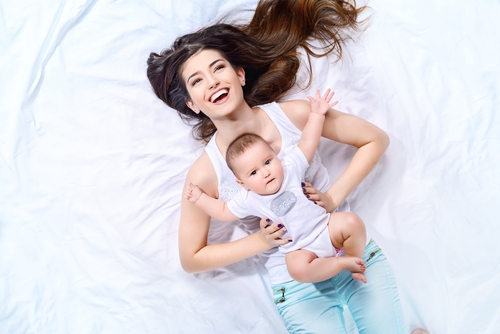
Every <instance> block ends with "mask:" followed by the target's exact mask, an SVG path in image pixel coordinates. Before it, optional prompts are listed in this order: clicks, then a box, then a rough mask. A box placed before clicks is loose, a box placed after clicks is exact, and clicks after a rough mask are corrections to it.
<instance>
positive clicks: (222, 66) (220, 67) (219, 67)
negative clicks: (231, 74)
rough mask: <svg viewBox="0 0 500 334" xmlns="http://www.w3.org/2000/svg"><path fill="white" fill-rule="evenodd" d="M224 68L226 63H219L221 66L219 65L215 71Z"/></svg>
mask: <svg viewBox="0 0 500 334" xmlns="http://www.w3.org/2000/svg"><path fill="white" fill-rule="evenodd" d="M223 68H224V65H219V66H217V67H216V68H215V71H218V70H220V69H223Z"/></svg>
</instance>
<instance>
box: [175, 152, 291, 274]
mask: <svg viewBox="0 0 500 334" xmlns="http://www.w3.org/2000/svg"><path fill="white" fill-rule="evenodd" d="M189 182H191V183H194V184H198V185H199V186H200V187H201V188H202V189H203V191H204V192H206V193H207V194H208V195H210V196H212V197H217V177H216V174H215V171H214V170H213V167H212V163H211V161H210V159H209V158H208V156H207V154H206V153H203V155H202V156H201V157H200V158H199V159H198V160H197V161H196V162H195V163H194V164H193V166H192V167H191V169H190V171H189V172H188V175H187V178H186V183H185V185H184V187H186V186H187V185H188V184H189ZM266 225H267V226H266ZM209 227H210V216H208V215H207V214H206V213H205V212H204V211H203V210H201V209H200V208H198V207H197V206H196V205H195V204H193V203H191V202H190V201H189V200H187V199H186V198H184V197H183V198H182V202H181V219H180V224H179V256H180V261H181V265H182V267H183V268H184V270H185V271H187V272H189V273H196V272H202V271H207V270H212V269H215V268H219V267H223V266H226V265H229V264H231V263H234V262H237V261H240V260H243V259H246V258H248V257H250V256H253V255H256V254H259V253H261V252H263V251H266V250H268V249H270V248H273V247H275V246H277V245H282V244H285V243H286V242H288V241H287V240H281V239H280V237H281V236H282V235H283V234H284V232H283V230H282V229H281V228H278V226H277V224H276V223H275V224H272V225H268V224H267V223H265V221H264V220H262V222H261V231H260V232H257V233H254V234H252V235H249V236H248V237H245V238H242V239H239V240H236V241H232V242H228V243H223V244H213V245H207V238H208V230H209Z"/></svg>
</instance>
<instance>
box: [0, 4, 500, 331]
mask: <svg viewBox="0 0 500 334" xmlns="http://www.w3.org/2000/svg"><path fill="white" fill-rule="evenodd" d="M256 4H257V0H233V1H225V0H224V1H223V0H214V1H204V0H190V1H160V0H141V1H136V0H123V1H110V0H107V1H105V0H74V1H58V0H50V1H32V0H16V1H14V0H7V1H2V2H1V4H0V277H1V279H0V300H2V303H0V332H1V333H120V334H121V333H286V330H285V328H284V326H283V323H282V320H281V318H280V316H279V315H278V313H277V312H276V310H275V308H274V304H273V302H272V299H271V297H270V288H269V278H268V276H267V274H266V273H265V270H264V269H263V266H262V265H261V263H259V262H258V261H257V260H256V259H248V260H245V261H242V262H240V263H236V264H234V265H232V266H228V267H225V268H221V269H219V270H215V271H211V272H208V273H204V274H197V275H191V274H187V273H186V272H184V271H183V269H182V268H181V266H180V262H179V254H178V242H177V232H178V222H179V212H180V198H181V194H182V188H183V183H184V179H185V176H186V172H187V170H188V169H189V167H190V166H191V164H192V163H193V161H194V160H195V159H196V158H197V157H198V156H199V154H200V153H201V152H202V150H203V147H202V145H200V144H198V143H196V142H194V140H192V139H191V137H190V128H189V127H188V126H186V125H185V124H183V123H182V121H181V120H180V119H179V117H178V116H177V114H176V113H175V111H173V110H171V109H169V108H168V107H166V106H165V105H164V104H163V103H162V102H161V101H160V100H158V99H157V98H156V96H155V95H154V94H153V92H152V90H151V88H150V85H149V82H148V80H147V78H146V74H145V72H146V59H147V57H148V55H149V53H150V52H151V51H156V52H159V51H161V50H162V49H163V48H165V47H168V46H169V45H171V43H172V42H173V41H174V39H175V38H176V37H177V36H179V35H181V34H184V33H188V32H192V31H193V30H196V29H198V28H200V27H202V26H205V25H207V24H210V23H213V22H215V21H216V20H217V19H218V18H220V17H221V16H222V15H224V14H226V13H228V12H231V11H233V10H240V9H249V8H254V7H255V6H256ZM369 5H370V6H371V11H370V13H371V16H370V19H369V24H368V26H367V30H366V32H365V33H364V34H362V35H361V36H360V38H359V39H357V40H356V41H355V42H353V43H348V46H347V47H346V48H345V53H344V58H343V60H342V61H341V62H336V63H334V62H333V60H334V59H332V58H330V59H326V58H320V59H316V58H313V59H312V65H313V75H314V81H313V86H311V87H310V88H308V89H307V90H306V91H304V92H300V91H299V90H298V89H297V90H295V91H294V92H291V93H290V94H289V95H288V96H287V97H286V99H293V98H305V97H306V96H307V95H311V94H313V93H314V91H315V90H316V89H317V88H319V89H322V90H324V89H326V88H332V89H333V90H334V91H335V92H336V98H337V99H338V100H339V104H338V105H337V106H336V108H337V109H339V110H341V111H344V112H348V113H351V114H354V115H357V116H360V117H362V118H364V119H366V120H368V121H370V122H372V123H374V124H376V125H377V126H379V127H381V128H382V129H384V130H385V131H386V132H387V133H388V134H389V136H390V138H391V146H390V147H389V149H388V151H387V153H386V154H385V156H384V158H383V159H382V161H381V162H380V163H379V164H378V165H377V167H376V168H375V170H374V171H373V172H372V173H371V174H370V175H369V177H368V178H367V179H366V180H365V181H363V183H362V184H361V185H360V186H359V187H358V188H357V189H356V190H355V191H354V192H353V194H352V195H351V196H350V197H349V202H350V204H351V209H352V211H353V212H355V213H357V214H359V215H360V216H361V218H363V220H364V221H365V223H366V224H367V228H368V232H369V233H370V235H371V236H372V237H373V238H374V239H376V240H377V242H378V244H379V245H380V246H381V247H382V248H383V250H384V252H385V254H386V255H387V257H388V259H389V262H390V264H391V265H392V267H393V269H394V272H395V275H396V279H397V281H398V285H399V292H400V295H401V299H402V303H403V308H404V312H405V316H406V319H407V322H408V326H409V328H410V329H413V328H414V327H416V326H422V327H426V328H428V329H429V330H430V331H431V333H491V334H494V333H498V332H500V315H499V312H498V300H500V289H498V281H499V280H500V271H499V270H498V268H497V267H498V265H497V263H498V259H499V258H500V249H499V248H498V246H497V239H498V237H497V236H498V235H499V234H500V225H499V224H498V219H499V218H498V217H500V205H498V201H499V198H500V190H499V189H500V178H499V177H498V175H500V168H499V166H500V155H499V154H498V152H500V119H499V116H498V115H499V113H498V110H500V102H499V96H500V84H499V78H500V62H499V61H498V59H500V46H499V43H498V42H497V40H498V35H499V33H500V20H498V17H500V4H499V3H498V1H491V0H484V1H465V0H456V1H448V0H438V1H431V0H420V1H411V0H410V1H397V0H386V1H378V2H376V1H372V2H369ZM249 15H251V14H250V13H246V12H243V13H241V12H240V13H239V14H238V17H240V18H241V17H248V16H249ZM233 17H234V16H233ZM306 69H307V66H306V67H304V68H303V69H302V72H301V73H302V74H304V73H305V72H307V70H306ZM301 78H303V75H302V76H301ZM306 82H307V81H304V80H302V79H299V82H298V85H300V86H302V87H303V86H305V83H306ZM320 153H321V157H322V162H323V163H324V164H325V165H326V166H328V172H329V174H330V177H331V179H332V180H335V179H336V177H338V175H339V174H340V173H341V171H342V170H343V169H344V168H345V166H346V165H347V164H348V162H349V161H350V158H351V157H352V155H353V153H354V150H353V148H350V147H344V146H342V145H339V144H334V143H330V142H327V141H322V142H321V146H320ZM244 235H246V233H245V231H243V229H241V228H240V227H238V226H237V225H236V224H227V223H224V224H222V223H221V224H216V223H214V225H213V227H212V229H211V231H210V235H209V238H210V242H221V241H228V240H233V239H236V238H240V237H242V236H244ZM351 332H352V333H355V330H354V329H352V330H351Z"/></svg>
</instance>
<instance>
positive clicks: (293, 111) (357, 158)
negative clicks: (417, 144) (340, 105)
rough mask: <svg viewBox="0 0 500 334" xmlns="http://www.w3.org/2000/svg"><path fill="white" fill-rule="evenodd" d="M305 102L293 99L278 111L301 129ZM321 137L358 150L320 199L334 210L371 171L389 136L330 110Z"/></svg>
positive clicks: (367, 123) (387, 144)
mask: <svg viewBox="0 0 500 334" xmlns="http://www.w3.org/2000/svg"><path fill="white" fill-rule="evenodd" d="M307 104H309V102H308V101H302V100H295V101H287V102H284V103H282V104H281V108H282V109H283V111H284V112H285V114H286V115H287V116H288V118H289V119H290V120H291V121H292V123H293V124H295V126H296V127H297V128H299V129H300V130H302V129H303V128H304V125H305V123H306V121H307V117H308V111H307V110H308V109H307V108H306V107H305V105H307ZM322 136H323V137H325V138H328V139H331V140H334V141H337V142H339V143H343V144H348V145H352V146H354V147H357V148H358V149H357V151H356V153H355V154H354V156H353V158H352V160H351V162H350V163H349V165H348V166H347V168H346V169H345V171H344V172H343V173H342V174H341V175H340V177H339V178H338V179H337V180H335V182H334V183H333V184H332V185H331V187H330V188H329V189H328V190H327V192H326V193H325V194H324V195H325V196H323V197H322V198H321V199H322V201H323V204H324V207H325V209H326V210H327V211H333V210H334V209H335V208H337V207H338V206H339V205H340V203H341V202H342V201H343V200H344V199H345V198H346V197H347V196H348V195H349V194H350V193H351V192H352V191H353V190H354V188H356V187H357V186H358V185H359V184H360V183H361V181H363V180H364V179H365V177H366V176H367V175H368V174H369V173H370V172H371V170H372V169H373V168H374V167H375V165H376V164H377V162H378V161H379V160H380V158H381V157H382V155H383V154H384V152H385V151H386V149H387V147H388V146H389V136H387V134H386V133H385V132H384V131H382V130H381V129H380V128H378V127H377V126H375V125H374V124H372V123H370V122H368V121H365V120H363V119H362V118H359V117H356V116H354V115H350V114H346V113H342V112H340V111H338V110H335V109H330V110H329V111H328V112H327V113H326V118H325V124H324V126H323V132H322Z"/></svg>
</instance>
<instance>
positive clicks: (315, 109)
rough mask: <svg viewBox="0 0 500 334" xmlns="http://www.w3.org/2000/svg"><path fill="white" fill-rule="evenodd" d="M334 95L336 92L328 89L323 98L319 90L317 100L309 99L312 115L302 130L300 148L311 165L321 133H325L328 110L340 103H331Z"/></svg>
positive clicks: (310, 97) (309, 97)
mask: <svg viewBox="0 0 500 334" xmlns="http://www.w3.org/2000/svg"><path fill="white" fill-rule="evenodd" d="M334 94H335V93H334V92H332V91H331V90H330V89H328V90H327V91H326V93H325V95H323V97H321V96H320V91H319V90H317V91H316V99H314V98H313V97H312V96H308V97H307V98H308V99H309V101H311V113H310V114H309V118H308V119H307V123H306V125H305V126H304V129H303V130H302V135H301V136H300V141H299V144H298V146H299V148H300V150H301V151H302V153H304V156H305V157H306V159H307V161H308V162H309V163H311V160H312V158H313V157H314V152H316V148H317V147H318V144H319V139H320V138H321V133H322V132H323V124H324V123H325V114H326V112H327V111H328V109H330V108H331V107H333V106H334V105H336V104H337V103H338V101H333V102H332V103H330V101H331V100H332V97H333V95H334Z"/></svg>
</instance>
